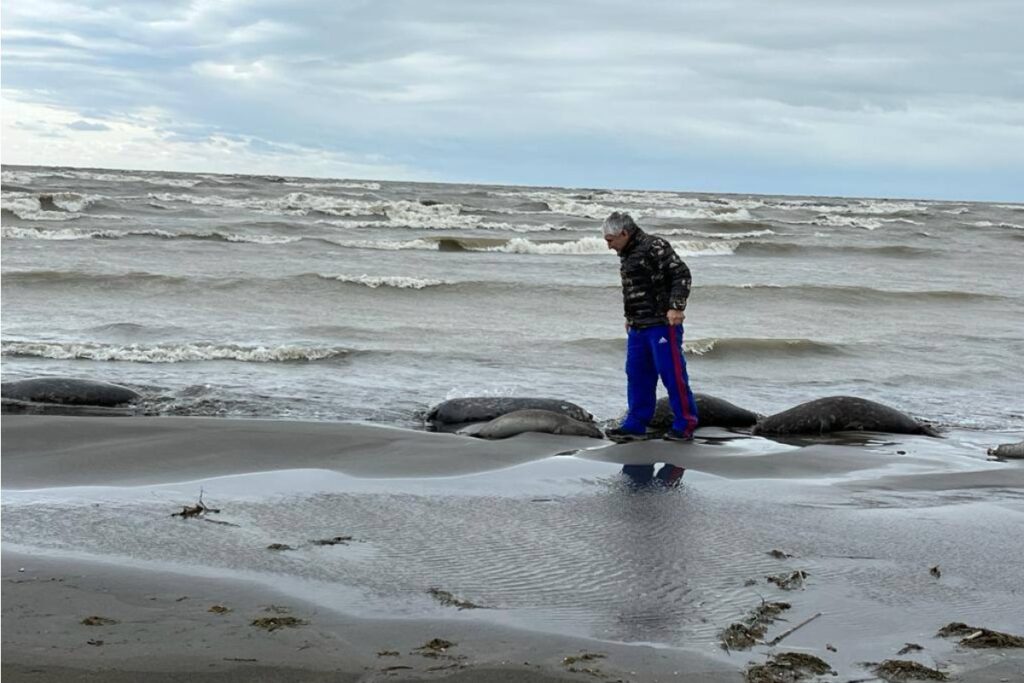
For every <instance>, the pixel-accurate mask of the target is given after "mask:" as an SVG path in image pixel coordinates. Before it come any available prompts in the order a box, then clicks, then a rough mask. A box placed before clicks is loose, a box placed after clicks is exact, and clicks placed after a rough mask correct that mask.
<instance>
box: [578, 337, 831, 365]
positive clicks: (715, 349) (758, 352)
mask: <svg viewBox="0 0 1024 683" xmlns="http://www.w3.org/2000/svg"><path fill="white" fill-rule="evenodd" d="M568 345H569V346H572V347H577V348H582V349H586V350H588V351H596V352H602V351H603V352H614V353H622V352H623V351H624V350H625V347H626V340H625V339H623V338H586V339H575V340H572V341H570V342H568ZM683 350H684V351H685V352H686V353H687V354H689V355H691V356H696V357H699V358H701V359H702V360H723V359H727V358H729V359H735V358H748V359H755V360H760V359H763V358H766V357H773V358H777V357H786V358H794V357H800V356H804V357H807V356H840V355H845V354H847V353H848V350H847V349H846V348H845V347H844V346H843V345H842V344H835V343H829V342H823V341H817V340H813V339H772V338H757V337H753V338H751V337H710V338H707V339H694V340H691V341H686V342H684V343H683Z"/></svg>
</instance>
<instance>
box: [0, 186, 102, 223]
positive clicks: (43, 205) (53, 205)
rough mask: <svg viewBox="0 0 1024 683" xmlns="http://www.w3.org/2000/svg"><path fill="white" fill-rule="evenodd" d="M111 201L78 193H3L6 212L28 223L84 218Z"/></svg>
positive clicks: (1, 204)
mask: <svg viewBox="0 0 1024 683" xmlns="http://www.w3.org/2000/svg"><path fill="white" fill-rule="evenodd" d="M105 199H109V197H106V196H104V195H96V194H80V193H78V192H39V193H33V192H3V194H2V195H0V206H2V207H3V210H4V212H6V213H8V214H9V215H11V216H14V217H16V218H20V219H21V220H26V221H69V220H74V219H76V218H81V217H82V215H83V214H82V212H83V211H85V210H86V209H88V208H89V207H90V206H92V205H93V204H96V203H98V202H101V201H103V200H105Z"/></svg>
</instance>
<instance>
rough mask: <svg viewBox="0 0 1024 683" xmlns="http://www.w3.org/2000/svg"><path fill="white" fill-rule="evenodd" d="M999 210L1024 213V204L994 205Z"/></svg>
mask: <svg viewBox="0 0 1024 683" xmlns="http://www.w3.org/2000/svg"><path fill="white" fill-rule="evenodd" d="M992 206H994V207H996V208H997V209H1008V210H1010V211H1024V204H993V205H992Z"/></svg>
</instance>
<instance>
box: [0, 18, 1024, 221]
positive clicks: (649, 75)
mask: <svg viewBox="0 0 1024 683" xmlns="http://www.w3.org/2000/svg"><path fill="white" fill-rule="evenodd" d="M2 20H3V27H2V41H3V42H2V53H3V62H2V71H3V73H2V77H3V81H2V84H3V103H2V104H3V130H2V132H3V138H2V152H3V162H4V163H14V164H60V165H74V166H102V167H111V168H138V169H153V170H181V171H211V172H239V173H277V174H283V175H318V176H335V177H359V178H376V179H416V180H440V181H468V182H493V183H513V184H529V185H560V186H592V187H620V188H639V189H671V190H695V191H717V192H757V193H785V194H838V195H859V196H900V197H927V198H954V199H998V200H1009V201H1020V200H1024V47H1022V45H1024V38H1022V37H1021V36H1022V35H1024V2H1021V0H973V1H972V2H965V1H964V0H956V1H955V2H954V1H952V0H919V1H918V0H833V1H831V2H824V1H822V0H771V1H768V0H688V1H683V0H664V1H658V0H655V1H646V2H644V1H640V0H636V1H634V2H629V3H627V2H602V1H600V0H588V1H579V2H568V1H566V2H558V1H557V0H516V1H515V2H502V3H488V2H482V1H481V0H465V1H463V0H437V1H436V2H424V1H418V0H409V1H407V2H400V1H387V0H376V1H348V0H316V1H302V0H287V1H281V2H269V1H268V2H234V1H232V0H197V1H195V2H174V1H173V0H153V1H148V0H132V1H131V2H123V3H116V2H110V3H107V2H101V1H98V2H91V1H89V0H74V1H73V2H62V1H54V0H6V1H5V2H4V3H3V5H2Z"/></svg>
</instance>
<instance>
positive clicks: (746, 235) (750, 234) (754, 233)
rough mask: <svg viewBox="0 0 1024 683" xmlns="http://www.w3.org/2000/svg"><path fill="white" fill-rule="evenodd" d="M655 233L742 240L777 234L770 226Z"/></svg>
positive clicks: (680, 229)
mask: <svg viewBox="0 0 1024 683" xmlns="http://www.w3.org/2000/svg"><path fill="white" fill-rule="evenodd" d="M651 232H652V233H654V234H655V235H661V236H662V237H667V236H677V235H688V236H690V237H700V238H702V239H710V240H742V239H752V238H754V237H768V236H769V235H775V234H776V232H775V231H774V230H772V229H770V228H765V229H763V230H749V231H747V232H702V231H700V230H690V229H689V228H672V229H669V230H661V229H655V230H651Z"/></svg>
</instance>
